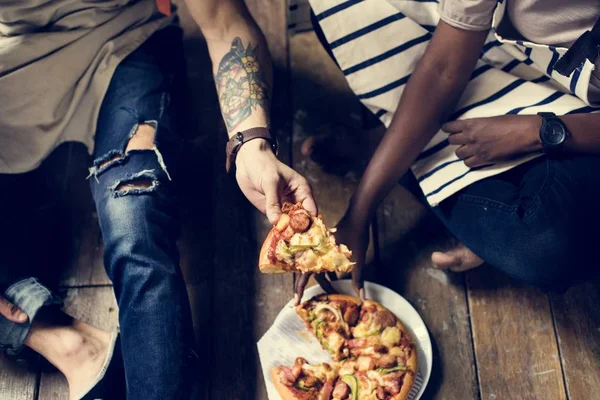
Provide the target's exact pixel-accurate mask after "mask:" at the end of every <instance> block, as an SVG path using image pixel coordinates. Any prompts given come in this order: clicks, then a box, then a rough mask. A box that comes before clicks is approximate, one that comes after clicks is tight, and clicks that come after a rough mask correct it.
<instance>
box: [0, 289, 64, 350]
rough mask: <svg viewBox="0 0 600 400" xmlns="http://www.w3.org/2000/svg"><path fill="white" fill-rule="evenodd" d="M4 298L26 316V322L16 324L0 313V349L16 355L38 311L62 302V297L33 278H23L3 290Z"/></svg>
mask: <svg viewBox="0 0 600 400" xmlns="http://www.w3.org/2000/svg"><path fill="white" fill-rule="evenodd" d="M4 297H5V298H6V300H8V301H10V302H11V303H13V304H14V305H15V306H17V307H19V308H20V309H21V310H22V311H23V312H25V314H27V316H28V317H29V318H28V319H27V322H25V323H22V324H18V323H15V322H12V321H9V320H8V319H6V318H4V316H2V315H0V350H3V351H5V352H6V353H7V354H10V355H17V354H18V353H19V352H20V351H21V349H22V348H23V343H24V342H25V338H26V337H27V335H28V334H29V330H30V329H31V323H32V322H33V320H34V318H35V316H36V314H37V313H38V311H39V310H40V309H41V308H42V307H44V306H49V305H53V304H62V299H61V298H60V297H58V296H57V295H55V294H53V293H52V292H50V290H48V289H47V288H46V287H45V286H43V285H42V284H40V283H39V282H38V281H37V279H35V278H27V279H23V280H21V281H19V282H17V283H15V284H13V285H12V286H10V287H9V288H8V289H6V291H5V292H4Z"/></svg>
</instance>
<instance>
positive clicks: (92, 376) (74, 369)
mask: <svg viewBox="0 0 600 400" xmlns="http://www.w3.org/2000/svg"><path fill="white" fill-rule="evenodd" d="M25 344H26V345H27V346H29V347H31V348H32V349H33V350H35V351H37V352H38V353H40V354H41V355H42V356H44V357H45V358H46V359H47V360H48V361H49V362H50V363H51V364H52V365H54V366H55V367H56V368H58V370H59V371H61V372H62V373H63V375H64V376H65V378H67V382H68V384H69V399H71V400H77V399H79V398H80V397H81V396H82V395H83V394H84V392H86V391H87V390H88V389H89V388H90V386H91V385H93V384H94V381H95V380H96V378H97V377H98V375H100V372H101V370H102V367H103V366H104V364H105V362H106V359H107V356H108V354H109V352H110V351H111V350H112V349H111V346H112V335H111V333H110V332H106V331H104V330H101V329H98V328H95V327H93V326H91V325H88V324H85V323H83V322H81V321H77V320H73V321H72V323H70V324H69V325H62V326H52V325H48V324H46V323H40V322H37V321H34V324H33V327H32V330H31V332H30V334H29V335H28V337H27V339H26V342H25Z"/></svg>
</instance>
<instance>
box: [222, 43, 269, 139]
mask: <svg viewBox="0 0 600 400" xmlns="http://www.w3.org/2000/svg"><path fill="white" fill-rule="evenodd" d="M215 82H216V85H217V93H218V94H219V103H220V104H221V111H222V113H223V119H224V120H225V124H226V125H227V130H228V131H230V132H231V131H232V130H234V129H235V128H236V127H237V126H238V125H239V124H241V123H242V122H243V121H245V120H246V119H247V118H248V117H249V116H250V115H251V114H252V111H253V110H256V109H257V108H258V107H262V108H263V109H264V110H265V111H266V110H267V107H268V101H269V86H268V85H267V84H266V82H265V80H264V76H263V71H262V69H261V67H260V65H259V64H258V46H255V47H252V44H251V43H248V46H247V47H246V48H244V44H243V43H242V39H240V38H239V37H236V38H235V39H233V41H232V42H231V49H230V50H229V52H228V53H227V54H225V56H223V58H222V59H221V62H220V63H219V68H218V70H217V73H216V75H215Z"/></svg>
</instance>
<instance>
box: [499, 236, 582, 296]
mask: <svg viewBox="0 0 600 400" xmlns="http://www.w3.org/2000/svg"><path fill="white" fill-rule="evenodd" d="M575 241H576V237H574V236H573V235H568V234H567V233H566V232H565V231H563V230H558V229H547V230H544V231H532V232H530V234H529V235H527V236H526V237H524V238H523V239H522V240H521V241H519V243H516V242H515V246H516V251H515V257H508V258H507V260H506V261H507V262H506V263H505V265H504V266H503V267H504V268H501V269H505V272H508V273H509V274H510V275H512V276H513V277H515V278H517V279H519V280H520V281H522V282H524V283H526V284H529V285H532V286H536V287H538V288H540V289H542V290H549V291H564V290H566V289H567V288H568V287H569V286H571V285H572V284H573V283H574V282H575V281H576V280H577V276H578V274H577V273H576V269H577V265H575V264H576V263H577V261H576V260H575V257H574V252H575V251H576V250H575V249H576V248H577V244H576V243H575Z"/></svg>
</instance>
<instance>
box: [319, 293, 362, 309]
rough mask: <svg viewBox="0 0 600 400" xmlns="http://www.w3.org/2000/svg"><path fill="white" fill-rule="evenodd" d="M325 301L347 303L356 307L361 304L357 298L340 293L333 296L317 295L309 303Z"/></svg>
mask: <svg viewBox="0 0 600 400" xmlns="http://www.w3.org/2000/svg"><path fill="white" fill-rule="evenodd" d="M325 300H329V301H346V302H348V303H353V304H356V305H357V306H360V305H361V304H362V301H361V300H360V299H359V298H358V297H354V296H349V295H347V294H340V293H334V294H327V293H323V294H319V295H317V296H315V297H313V298H312V299H311V300H309V301H325Z"/></svg>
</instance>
